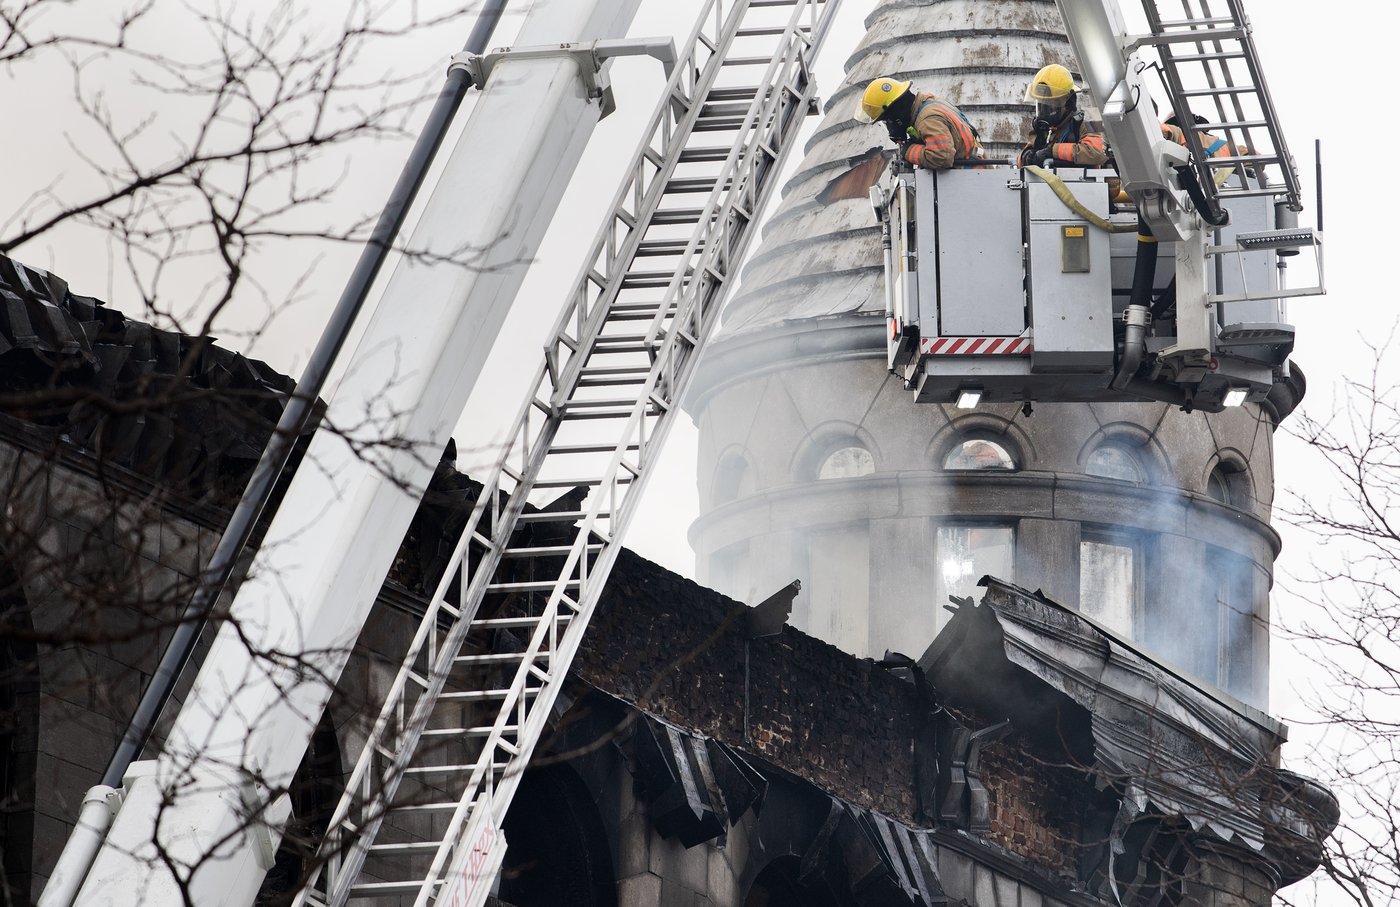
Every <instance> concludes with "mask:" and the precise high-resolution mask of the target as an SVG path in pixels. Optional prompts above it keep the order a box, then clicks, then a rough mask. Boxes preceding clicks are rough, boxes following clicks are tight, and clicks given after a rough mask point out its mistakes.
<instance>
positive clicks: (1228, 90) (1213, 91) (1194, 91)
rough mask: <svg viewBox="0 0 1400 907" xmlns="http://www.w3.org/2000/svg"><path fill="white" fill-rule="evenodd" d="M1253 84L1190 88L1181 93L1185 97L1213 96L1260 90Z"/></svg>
mask: <svg viewBox="0 0 1400 907" xmlns="http://www.w3.org/2000/svg"><path fill="white" fill-rule="evenodd" d="M1258 90H1259V89H1257V88H1255V87H1254V86H1253V85H1227V86H1221V87H1220V88H1190V89H1187V90H1186V91H1183V92H1182V93H1181V96H1182V97H1183V98H1213V97H1216V96H1217V95H1225V94H1250V93H1252V92H1255V91H1258Z"/></svg>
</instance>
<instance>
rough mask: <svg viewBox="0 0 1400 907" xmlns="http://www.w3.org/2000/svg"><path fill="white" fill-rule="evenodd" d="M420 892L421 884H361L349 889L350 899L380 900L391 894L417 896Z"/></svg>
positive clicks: (411, 882)
mask: <svg viewBox="0 0 1400 907" xmlns="http://www.w3.org/2000/svg"><path fill="white" fill-rule="evenodd" d="M422 890H423V883H422V882H414V881H407V882H361V883H359V884H357V885H352V886H351V887H350V897H352V898H382V897H385V896H386V895H391V894H417V893H418V892H419V891H422Z"/></svg>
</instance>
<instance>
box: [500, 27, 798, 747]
mask: <svg viewBox="0 0 1400 907" xmlns="http://www.w3.org/2000/svg"><path fill="white" fill-rule="evenodd" d="M820 2H821V0H798V6H799V8H800V7H801V6H802V5H805V4H816V3H820ZM794 18H795V17H794ZM794 31H795V30H791V29H790V30H789V34H788V35H785V37H789V36H790V35H791V34H792V33H794ZM804 43H805V42H804ZM775 56H776V54H775ZM787 56H789V57H791V56H793V53H792V51H789V52H788V53H787ZM773 68H774V67H772V66H770V75H771V70H772V69H773ZM765 95H766V98H767V100H766V101H765ZM779 97H781V93H780V92H777V91H773V92H766V93H760V95H759V96H758V97H756V98H755V100H754V101H753V103H752V104H751V109H750V115H749V117H748V118H747V119H746V123H747V124H748V125H750V127H751V128H752V126H753V124H754V122H755V120H756V118H757V113H758V111H756V110H754V109H753V108H754V107H757V106H759V105H760V104H763V105H764V106H765V107H767V106H771V105H772V104H773V102H774V101H775V100H776V99H777V98H779ZM723 184H724V181H723V180H721V181H720V182H719V183H718V184H717V186H716V188H715V189H714V190H712V194H711V200H710V203H709V204H708V205H707V210H711V211H712V210H715V209H716V208H717V207H718V208H719V210H721V211H722V210H724V206H722V205H719V204H718V202H717V199H718V197H719V196H720V194H721V188H722V186H723ZM728 194H729V195H734V194H737V192H736V191H735V190H731V191H730V192H729V193H728ZM710 220H711V219H710V218H707V217H702V218H701V225H702V226H703V225H704V224H706V223H708V222H710ZM701 232H702V231H699V230H697V231H696V235H693V236H692V246H694V245H695V244H696V238H697V236H698V235H699V234H700V233H701ZM677 272H678V275H679V274H680V273H683V272H682V271H681V269H680V267H679V266H678V267H677ZM699 286H701V284H699V283H694V284H693V285H692V287H691V289H690V291H688V292H686V293H685V294H684V295H685V296H686V297H687V298H693V297H695V296H697V295H700V294H699V293H698V292H696V289H697V288H698V287H699ZM679 290H680V286H679V277H677V278H673V281H672V284H671V288H670V291H668V294H667V296H668V299H667V300H666V301H667V302H668V301H669V297H670V296H672V295H674V293H675V292H679ZM681 308H682V309H690V308H695V306H686V305H684V303H682V305H681ZM675 342H676V332H675V331H674V330H673V331H672V332H671V334H670V341H669V343H668V344H667V348H671V347H673V346H674V344H675ZM576 358H580V359H581V358H582V357H576ZM662 358H667V359H671V358H674V357H664V356H659V357H658V361H659V360H661V359H662ZM659 374H660V369H659V368H655V367H654V368H653V370H652V373H651V375H650V376H649V378H648V381H647V383H646V385H645V388H644V391H643V392H642V394H641V395H640V396H639V397H638V400H637V402H636V403H635V404H634V406H633V410H632V412H631V414H630V415H629V418H628V421H627V423H626V426H625V427H624V428H623V430H622V432H621V435H622V438H621V440H620V441H619V442H618V444H617V445H616V446H615V447H614V451H613V458H612V461H611V463H610V464H609V466H608V467H607V469H606V470H605V472H604V477H603V481H604V483H606V484H607V487H608V488H609V490H610V493H611V500H610V499H609V498H608V497H605V496H604V495H602V494H594V495H592V496H591V500H592V503H591V505H590V507H589V510H588V512H587V515H586V516H585V517H584V518H583V519H582V520H581V521H580V531H579V532H578V534H577V536H576V538H575V541H574V543H573V545H572V546H571V549H570V552H569V555H568V557H567V559H566V563H565V566H564V568H563V570H562V572H561V577H560V579H559V580H558V581H556V584H555V586H554V588H553V590H552V591H551V597H550V602H549V604H548V605H547V606H546V607H547V609H549V610H548V611H547V613H549V614H551V615H552V614H554V613H557V605H558V602H559V600H560V599H561V598H562V597H563V594H564V589H565V581H566V580H568V579H569V578H570V576H569V574H570V573H571V571H572V570H573V569H574V568H575V567H576V566H577V567H580V568H583V567H584V565H586V564H587V558H586V547H587V546H588V545H589V544H590V538H589V533H588V532H586V531H584V528H583V527H585V526H586V525H587V524H588V523H589V522H591V521H596V520H597V518H598V517H599V515H600V513H601V511H602V508H603V507H604V506H605V505H607V506H610V507H611V506H613V504H614V503H615V502H616V500H617V499H618V498H619V497H621V498H622V507H623V508H626V507H627V503H626V502H627V501H628V500H630V499H631V497H632V490H633V486H634V485H635V484H636V483H634V482H632V481H631V480H630V478H628V477H632V478H635V477H638V476H639V473H641V472H643V471H644V470H641V469H640V468H630V467H629V468H626V469H625V471H626V472H627V474H628V477H624V476H623V475H622V472H623V471H624V468H625V467H626V454H627V452H628V447H629V445H630V442H631V440H632V438H633V436H634V434H635V436H636V438H637V440H638V443H639V446H640V447H641V448H642V449H646V447H647V446H654V445H655V443H656V442H655V438H654V437H652V438H648V437H647V436H646V432H645V425H646V422H647V420H648V410H649V408H650V407H651V405H652V404H653V403H656V404H660V408H661V412H662V413H663V414H665V413H666V412H668V411H669V409H670V406H671V401H669V400H663V399H659V398H658V396H657V381H656V378H657V377H658V376H659ZM575 377H577V375H576V373H575ZM535 451H536V453H535V456H534V457H533V460H534V462H533V463H532V464H531V465H530V466H529V467H527V471H528V472H530V473H533V472H535V471H536V470H537V469H538V467H539V466H541V465H543V461H544V459H545V456H546V455H547V453H548V451H547V447H546V445H543V444H537V445H536V446H535ZM639 465H640V464H639ZM600 488H601V485H600ZM628 512H630V511H628ZM613 522H614V523H615V524H616V523H617V519H616V516H614V520H613ZM616 538H617V533H616V532H614V533H613V537H612V539H611V540H610V541H609V542H607V543H605V544H604V547H603V549H602V550H603V551H609V550H611V549H612V548H613V546H614V545H613V543H615V542H616ZM598 560H601V558H599V559H597V560H595V562H594V570H593V575H592V579H593V580H594V581H595V582H596V581H597V579H598V578H599V576H600V573H599V570H598V566H597V563H598ZM583 579H584V577H583V576H580V580H581V581H582V580H583ZM584 588H587V587H584ZM580 598H582V596H580ZM553 622H554V621H553V620H544V621H542V622H541V624H540V626H539V628H538V629H537V631H536V635H535V637H534V638H533V639H532V643H531V646H530V647H529V648H527V650H526V658H525V659H524V661H526V662H529V661H531V660H532V658H531V656H533V655H534V653H535V652H536V651H538V645H537V644H538V643H540V642H541V641H542V634H543V632H544V624H545V623H551V624H552V623H553ZM571 626H572V623H571ZM525 673H526V672H525V670H523V669H522V670H521V671H520V672H519V674H518V676H517V681H520V680H521V678H523V676H524V675H525ZM519 686H521V688H522V689H523V683H522V684H519ZM538 701H539V700H538V699H537V700H536V702H538ZM507 712H508V710H506V709H503V710H502V714H506V713H507ZM481 762H482V763H483V764H489V761H488V760H486V759H485V757H483V758H482V759H481Z"/></svg>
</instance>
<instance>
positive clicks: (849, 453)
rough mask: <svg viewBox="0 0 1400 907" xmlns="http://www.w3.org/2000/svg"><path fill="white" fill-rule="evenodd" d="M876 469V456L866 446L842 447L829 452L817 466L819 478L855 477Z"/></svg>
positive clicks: (865, 474)
mask: <svg viewBox="0 0 1400 907" xmlns="http://www.w3.org/2000/svg"><path fill="white" fill-rule="evenodd" d="M874 471H875V458H874V457H872V456H871V455H870V451H868V450H866V449H865V448H864V447H855V446H852V447H842V448H841V449H840V450H834V451H832V452H831V453H829V454H827V457H826V459H824V460H822V465H821V466H820V467H818V468H817V478H818V479H853V478H855V477H857V476H868V475H870V474H871V473H873V472H874Z"/></svg>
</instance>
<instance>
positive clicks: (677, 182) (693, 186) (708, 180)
mask: <svg viewBox="0 0 1400 907" xmlns="http://www.w3.org/2000/svg"><path fill="white" fill-rule="evenodd" d="M714 187H715V178H714V177H712V176H685V177H678V178H676V179H673V180H668V181H667V183H666V191H667V192H668V193H671V194H673V195H681V194H683V193H700V192H709V191H710V190H711V189H713V188H714ZM681 249H682V251H684V249H685V247H684V246H682V247H681Z"/></svg>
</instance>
